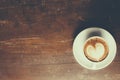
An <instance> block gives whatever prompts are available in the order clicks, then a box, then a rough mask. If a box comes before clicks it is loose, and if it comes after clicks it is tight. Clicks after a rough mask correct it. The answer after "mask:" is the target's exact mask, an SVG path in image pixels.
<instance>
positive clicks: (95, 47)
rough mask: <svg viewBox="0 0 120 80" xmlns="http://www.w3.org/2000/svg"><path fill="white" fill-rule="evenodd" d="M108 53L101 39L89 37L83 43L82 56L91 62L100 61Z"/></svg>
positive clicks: (105, 44) (106, 46) (104, 42)
mask: <svg viewBox="0 0 120 80" xmlns="http://www.w3.org/2000/svg"><path fill="white" fill-rule="evenodd" d="M108 53H109V49H108V45H107V43H106V41H105V40H104V39H103V38H101V37H91V38H89V39H88V40H87V41H86V42H85V45H84V54H85V56H86V57H87V58H88V59H89V60H91V61H94V62H99V61H102V60H104V59H105V58H106V57H107V55H108Z"/></svg>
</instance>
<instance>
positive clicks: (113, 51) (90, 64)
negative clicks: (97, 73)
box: [73, 27, 117, 70]
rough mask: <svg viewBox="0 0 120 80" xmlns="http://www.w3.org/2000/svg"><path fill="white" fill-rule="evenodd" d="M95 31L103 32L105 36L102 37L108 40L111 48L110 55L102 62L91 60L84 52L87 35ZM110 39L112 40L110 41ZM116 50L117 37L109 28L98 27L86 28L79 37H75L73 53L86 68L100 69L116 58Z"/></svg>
mask: <svg viewBox="0 0 120 80" xmlns="http://www.w3.org/2000/svg"><path fill="white" fill-rule="evenodd" d="M94 31H100V32H101V34H102V35H103V36H100V37H102V38H103V39H105V40H107V41H106V42H107V44H108V46H109V49H110V52H109V53H108V56H107V57H106V58H105V59H104V60H103V61H101V62H91V61H89V60H88V59H87V58H86V56H85V55H83V54H84V52H83V47H82V46H83V44H84V42H85V41H84V40H86V39H85V36H86V35H88V34H89V33H92V32H94ZM87 39H88V38H87ZM109 39H110V41H111V42H110V41H109ZM80 41H81V42H80ZM110 45H112V47H113V48H111V47H110ZM78 46H80V49H78ZM116 51H117V45H116V41H115V39H114V38H113V36H112V35H111V34H110V33H109V32H108V31H107V30H105V29H103V28H98V27H91V28H86V29H84V30H83V31H81V32H80V33H79V34H78V35H77V37H76V38H75V40H74V42H73V55H74V57H75V59H76V61H77V62H78V63H79V64H80V65H81V66H83V67H84V68H87V69H90V70H99V69H103V68H105V67H107V66H108V65H109V64H110V63H112V61H113V60H114V58H115V56H116ZM79 56H81V57H79Z"/></svg>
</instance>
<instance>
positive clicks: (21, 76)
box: [0, 0, 120, 80]
mask: <svg viewBox="0 0 120 80" xmlns="http://www.w3.org/2000/svg"><path fill="white" fill-rule="evenodd" d="M119 3H120V2H119V1H118V2H117V0H116V2H115V1H113V0H109V2H108V0H106V1H105V0H36V1H34V0H30V1H29V0H21V1H20V0H12V1H10V0H9V1H7V0H1V1H0V80H120V69H119V68H120V54H119V53H120V41H119V40H120V37H119V35H120V28H119V26H120V23H119V21H120V16H119V13H120V12H119V10H120V6H119ZM91 26H99V27H101V28H104V29H106V30H108V31H109V32H111V34H112V35H113V36H114V38H115V40H116V42H117V55H116V57H115V59H114V61H113V62H112V63H111V64H110V65H109V66H108V67H106V68H104V69H101V70H97V71H92V70H88V69H85V68H83V67H81V66H80V65H79V64H78V63H77V62H76V60H75V58H74V56H73V52H72V45H73V41H74V39H75V37H76V35H77V34H78V33H79V32H80V31H81V30H83V29H85V28H88V27H91Z"/></svg>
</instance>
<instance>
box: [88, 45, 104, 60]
mask: <svg viewBox="0 0 120 80" xmlns="http://www.w3.org/2000/svg"><path fill="white" fill-rule="evenodd" d="M86 50H87V54H88V55H89V56H90V57H92V58H94V59H96V60H97V61H98V60H99V59H100V58H101V57H102V56H103V55H104V52H105V49H104V45H103V44H102V43H96V44H95V47H94V46H92V45H88V46H87V49H86Z"/></svg>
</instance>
